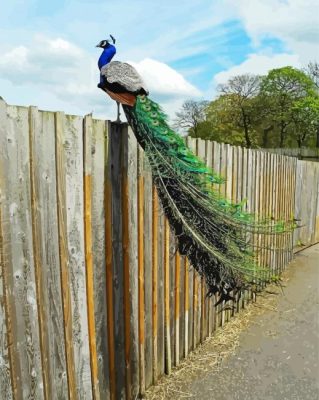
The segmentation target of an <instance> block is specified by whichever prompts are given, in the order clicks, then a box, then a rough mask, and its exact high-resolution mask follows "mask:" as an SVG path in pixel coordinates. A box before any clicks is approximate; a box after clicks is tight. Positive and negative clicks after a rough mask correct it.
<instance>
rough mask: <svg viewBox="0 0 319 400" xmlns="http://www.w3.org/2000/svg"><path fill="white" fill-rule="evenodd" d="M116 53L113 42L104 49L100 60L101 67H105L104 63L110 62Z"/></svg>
mask: <svg viewBox="0 0 319 400" xmlns="http://www.w3.org/2000/svg"><path fill="white" fill-rule="evenodd" d="M115 53H116V48H115V47H114V46H113V45H112V44H110V45H109V46H108V47H107V48H106V49H104V51H103V53H102V54H101V56H100V58H99V61H98V66H99V69H101V68H102V67H104V65H106V64H108V63H109V62H110V61H111V60H112V58H113V57H114V55H115Z"/></svg>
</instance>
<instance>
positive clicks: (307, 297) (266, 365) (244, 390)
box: [181, 245, 319, 400]
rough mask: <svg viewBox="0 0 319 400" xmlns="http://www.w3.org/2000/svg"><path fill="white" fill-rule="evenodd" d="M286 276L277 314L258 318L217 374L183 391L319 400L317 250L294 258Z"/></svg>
mask: <svg viewBox="0 0 319 400" xmlns="http://www.w3.org/2000/svg"><path fill="white" fill-rule="evenodd" d="M287 276H288V278H289V279H290V281H289V283H288V284H287V287H286V288H285V289H284V292H285V296H280V298H279V300H278V311H267V312H265V313H264V314H263V315H261V316H257V317H256V318H255V319H254V320H253V321H252V324H251V326H250V327H249V328H248V330H245V332H244V333H242V334H241V337H240V346H239V347H238V348H237V351H236V353H235V354H234V355H232V356H230V357H229V358H227V359H226V360H225V361H224V363H223V364H222V368H221V370H220V371H218V372H215V373H212V374H207V375H205V376H203V377H199V378H197V379H196V380H194V381H193V382H192V383H191V384H188V385H187V386H185V387H184V388H181V390H182V391H187V392H191V393H192V394H194V398H195V399H199V400H308V399H309V400H317V399H319V367H318V364H319V307H318V305H319V245H316V246H313V247H311V248H309V249H307V250H305V251H303V252H302V253H299V254H298V255H297V256H296V259H295V260H294V262H293V263H292V264H291V265H290V267H289V271H288V275H287ZM254 322H255V323H254Z"/></svg>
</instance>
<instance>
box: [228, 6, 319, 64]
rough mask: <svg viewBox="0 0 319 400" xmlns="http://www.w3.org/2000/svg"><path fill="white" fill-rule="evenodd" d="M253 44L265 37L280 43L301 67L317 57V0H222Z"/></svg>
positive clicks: (318, 26)
mask: <svg viewBox="0 0 319 400" xmlns="http://www.w3.org/2000/svg"><path fill="white" fill-rule="evenodd" d="M225 5H226V6H227V5H228V6H229V7H232V9H233V12H235V14H237V17H239V19H240V20H241V21H242V23H243V25H244V27H245V30H246V32H247V33H248V35H249V36H250V37H251V38H252V39H253V40H254V42H255V44H258V43H259V41H260V40H261V39H263V38H265V37H275V38H278V39H280V40H282V41H283V42H284V43H285V45H286V46H287V48H288V49H289V50H290V51H292V52H293V53H295V54H297V55H298V56H299V57H300V58H301V60H302V61H303V63H304V64H306V63H307V61H309V60H311V59H314V58H316V57H318V54H319V47H318V38H319V13H318V1H317V0H267V1H265V0H225Z"/></svg>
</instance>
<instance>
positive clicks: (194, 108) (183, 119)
mask: <svg viewBox="0 0 319 400" xmlns="http://www.w3.org/2000/svg"><path fill="white" fill-rule="evenodd" d="M208 104H209V102H208V101H194V100H187V101H185V102H184V104H183V105H182V108H181V110H180V111H178V112H177V113H176V118H175V120H174V127H175V128H183V129H186V130H187V131H188V133H190V134H191V135H192V136H194V137H196V138H197V137H198V135H199V127H200V124H201V123H202V122H204V121H205V119H206V112H205V111H206V108H207V106H208Z"/></svg>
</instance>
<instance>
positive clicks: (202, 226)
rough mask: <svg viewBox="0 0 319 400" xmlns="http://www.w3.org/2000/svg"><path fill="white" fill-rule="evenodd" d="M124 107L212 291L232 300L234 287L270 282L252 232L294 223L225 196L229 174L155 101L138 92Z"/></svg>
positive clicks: (187, 250) (181, 246) (187, 251)
mask: <svg viewBox="0 0 319 400" xmlns="http://www.w3.org/2000/svg"><path fill="white" fill-rule="evenodd" d="M123 109H124V112H125V114H126V117H127V120H128V122H129V124H130V126H131V127H132V129H133V131H134V133H135V136H136V138H137V140H138V142H139V144H140V145H141V146H142V147H143V149H144V150H145V153H146V155H147V157H148V160H149V163H150V166H151V169H152V175H153V183H154V184H155V186H156V187H157V190H158V194H159V198H160V201H161V204H162V206H163V209H164V212H165V215H166V216H167V218H168V221H169V224H170V226H171V228H172V229H173V231H174V233H175V235H176V237H177V241H178V250H179V252H180V254H181V255H185V256H187V257H188V259H189V260H190V262H191V264H192V265H193V267H194V268H195V269H196V270H197V271H198V272H199V273H200V274H201V275H204V277H205V279H206V282H207V284H208V287H209V294H214V293H220V294H221V298H223V299H224V300H228V299H232V297H231V295H230V292H231V291H234V292H236V291H240V290H241V289H242V288H243V287H246V286H247V284H248V285H251V284H252V283H253V284H254V285H257V286H259V285H262V284H263V283H265V282H268V281H269V279H271V274H270V271H269V270H268V269H265V268H260V267H259V266H258V264H257V262H256V260H255V258H254V252H253V250H254V249H253V247H252V245H251V244H250V243H247V237H248V236H249V233H250V234H255V233H256V234H278V233H282V232H284V231H286V230H291V229H292V227H293V225H292V224H290V223H286V224H284V223H283V222H277V223H274V222H273V221H270V220H261V219H259V220H257V221H256V219H255V217H254V216H252V215H250V214H248V213H244V212H243V211H242V205H241V204H233V203H231V202H229V201H227V200H225V199H222V198H221V197H220V195H219V193H218V192H217V191H216V189H214V186H215V185H216V184H221V183H223V182H224V180H223V179H222V178H221V177H220V176H218V175H217V174H216V173H214V171H213V170H212V169H209V168H208V167H206V165H205V164H204V162H203V161H201V160H200V159H199V158H198V157H196V156H195V155H194V154H193V153H192V152H191V151H190V149H188V147H187V146H186V145H185V143H184V141H183V139H182V138H181V137H180V136H179V135H178V134H176V133H175V132H174V131H173V130H172V129H171V128H170V127H169V126H168V124H167V117H166V115H165V114H164V113H163V112H162V110H161V108H160V106H159V105H158V104H156V103H155V102H154V101H152V100H150V99H149V98H148V97H146V96H137V99H136V103H135V105H134V106H133V107H131V106H128V105H123ZM250 236H251V235H250Z"/></svg>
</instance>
